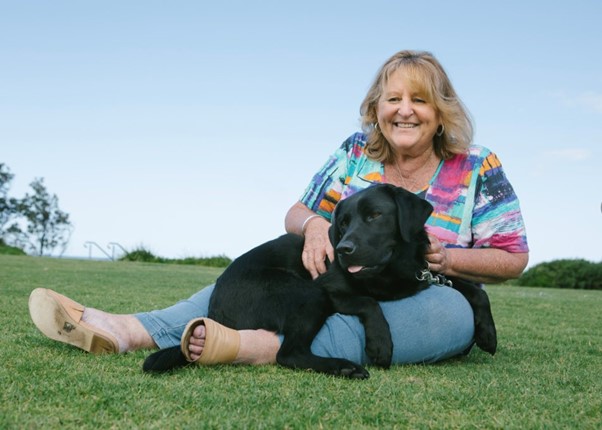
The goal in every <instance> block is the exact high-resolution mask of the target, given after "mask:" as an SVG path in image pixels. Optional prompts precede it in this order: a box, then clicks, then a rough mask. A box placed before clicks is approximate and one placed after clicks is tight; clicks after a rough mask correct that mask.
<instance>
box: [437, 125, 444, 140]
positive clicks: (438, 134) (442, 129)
mask: <svg viewBox="0 0 602 430" xmlns="http://www.w3.org/2000/svg"><path fill="white" fill-rule="evenodd" d="M439 127H441V131H439ZM439 127H437V136H438V137H441V136H443V133H445V126H444V125H443V124H440V125H439Z"/></svg>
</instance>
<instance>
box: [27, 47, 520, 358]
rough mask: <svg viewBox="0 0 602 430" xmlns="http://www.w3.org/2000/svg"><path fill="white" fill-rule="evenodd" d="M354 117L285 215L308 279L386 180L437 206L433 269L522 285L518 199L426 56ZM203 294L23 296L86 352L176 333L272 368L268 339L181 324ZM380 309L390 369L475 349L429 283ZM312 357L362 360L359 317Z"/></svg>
mask: <svg viewBox="0 0 602 430" xmlns="http://www.w3.org/2000/svg"><path fill="white" fill-rule="evenodd" d="M361 115H362V128H363V130H364V132H363V133H356V134H354V135H353V136H351V137H350V138H349V139H347V140H346V141H345V142H344V143H343V145H342V146H341V147H340V148H339V149H338V150H337V151H336V152H335V153H334V154H333V156H332V157H330V159H329V160H328V161H327V163H326V164H325V165H324V167H323V168H322V169H321V170H320V171H319V172H318V173H317V174H316V175H315V176H314V178H313V180H312V181H311V183H310V184H309V186H308V187H307V189H306V191H305V193H304V194H303V196H302V197H301V199H300V201H299V202H297V203H296V204H295V205H293V207H292V208H291V209H290V210H289V212H288V213H287V215H286V219H285V226H286V230H287V231H288V232H291V233H297V234H301V235H303V236H305V246H304V250H303V255H302V259H303V264H304V266H305V267H306V268H307V270H308V271H309V272H310V273H311V275H312V276H313V277H317V276H318V275H319V274H321V273H324V272H325V270H326V263H325V262H326V258H328V259H330V260H333V258H334V251H333V248H332V246H331V245H330V242H329V240H328V232H327V231H328V227H329V225H330V217H331V214H332V211H333V209H334V206H335V205H336V203H337V202H338V201H339V200H340V199H343V198H345V197H347V196H349V195H351V194H353V193H355V192H357V191H358V190H360V189H363V188H366V187H368V186H370V185H372V184H374V183H379V182H386V183H391V184H394V185H397V186H400V187H403V188H406V189H407V190H409V191H412V192H414V193H416V194H417V195H419V196H420V197H422V198H424V199H426V200H427V201H429V202H430V203H431V204H432V205H433V206H434V208H435V209H434V211H433V214H432V215H431V217H430V218H429V220H428V221H427V226H426V227H427V230H428V232H429V239H430V241H431V246H430V247H429V249H428V251H427V256H426V259H427V262H428V264H429V268H430V269H431V270H432V271H435V272H439V273H442V274H445V275H450V276H451V275H453V276H458V277H463V278H466V279H470V280H473V281H477V282H500V281H503V280H505V279H509V278H514V277H518V276H519V275H520V274H521V272H522V271H523V269H524V268H525V266H526V264H527V261H528V247H527V242H526V236H525V230H524V224H523V220H522V216H521V213H520V208H519V204H518V199H517V198H516V195H515V194H514V191H513V189H512V186H511V185H510V183H509V182H508V181H507V179H506V177H505V175H504V172H503V170H502V167H501V164H500V162H499V160H498V159H497V157H496V156H495V154H493V153H492V152H491V151H489V150H488V149H486V148H483V147H478V146H471V140H472V124H471V121H470V119H469V117H468V114H467V112H466V110H465V109H464V107H463V105H462V103H461V101H460V99H459V98H458V96H457V95H456V93H455V91H454V89H453V87H452V85H451V82H450V80H449V78H448V77H447V75H446V73H445V71H444V70H443V68H442V67H441V65H440V64H439V62H438V61H437V60H436V59H435V58H434V57H433V56H432V55H431V54H430V53H427V52H415V51H401V52H399V53H397V54H395V55H394V56H393V57H391V58H390V59H389V60H388V61H387V62H386V63H385V64H384V65H383V67H382V68H381V69H380V71H379V73H378V74H377V76H376V79H375V81H374V83H373V84H372V86H371V87H370V90H369V91H368V94H367V95H366V98H365V99H364V101H363V103H362V106H361ZM211 291H212V288H206V289H204V290H202V291H200V292H199V293H197V294H195V295H193V296H192V297H191V298H190V299H188V300H185V301H182V302H180V303H178V304H176V305H174V306H172V307H170V308H167V309H163V310H158V311H152V312H147V313H141V314H136V315H113V314H107V313H104V312H102V311H99V310H95V309H90V308H84V307H83V306H81V305H79V304H77V303H75V302H73V301H71V300H69V299H67V298H65V297H64V296H61V295H59V294H57V293H55V292H53V291H50V290H44V289H38V290H35V291H34V292H33V293H32V296H31V298H30V313H31V315H32V319H33V320H34V322H35V323H36V325H37V326H38V328H40V330H41V331H42V332H43V333H45V334H46V335H47V336H49V337H51V338H53V339H56V340H59V341H63V342H67V343H71V344H74V345H76V346H78V347H80V348H82V349H84V350H87V351H92V352H103V351H109V352H117V351H120V352H124V351H131V350H135V349H140V348H153V347H157V346H158V347H160V348H166V347H170V346H175V345H177V344H178V343H179V341H180V338H181V337H182V345H183V348H184V351H185V353H186V355H187V356H188V357H189V359H190V360H191V361H198V362H200V363H206V364H209V363H225V362H236V363H247V364H262V363H274V362H275V357H276V352H277V351H278V348H279V345H280V339H279V338H278V337H277V336H276V334H274V333H270V332H267V331H264V330H243V331H239V332H236V331H234V330H230V329H226V328H224V327H223V326H220V325H219V324H217V323H215V322H212V321H210V320H207V319H205V324H201V325H195V326H194V327H195V328H193V329H187V328H186V325H187V323H188V322H189V321H190V320H193V319H195V318H201V317H203V316H205V315H207V308H208V302H209V297H210V295H211ZM381 307H382V308H383V312H384V313H385V317H386V318H387V320H388V322H389V325H390V327H391V332H392V336H393V342H394V351H393V362H394V363H397V364H401V363H417V362H435V361H439V360H442V359H445V358H449V357H453V356H455V355H458V354H461V353H462V352H464V351H466V350H468V349H469V348H470V346H471V345H472V342H473V335H474V326H473V315H472V310H471V309H470V306H469V305H468V303H467V302H466V300H465V299H464V298H463V297H462V296H461V295H460V294H459V293H458V292H456V291H455V290H453V289H451V288H440V287H438V286H431V287H430V288H428V289H427V290H425V291H422V292H420V293H419V294H417V295H415V296H413V297H411V298H408V299H404V300H401V301H393V302H384V303H381ZM57 321H58V322H57ZM57 324H58V325H61V324H62V325H63V327H68V328H70V329H71V330H70V332H69V333H66V332H65V330H62V331H61V330H60V327H57ZM189 327H192V326H189ZM59 331H60V332H61V333H60V334H57V333H58V332H59ZM71 333H77V334H78V335H79V338H77V339H76V336H74V335H71ZM183 333H184V335H182V334H183ZM312 350H313V352H314V353H316V354H317V355H322V356H330V357H343V358H347V359H349V360H352V361H356V362H360V363H368V359H367V357H366V354H365V352H364V333H363V327H362V325H361V323H360V322H359V320H358V319H357V318H356V317H351V316H345V315H338V314H337V315H333V316H331V317H330V318H329V319H328V321H327V322H326V324H325V325H324V327H323V328H322V330H321V331H320V333H319V334H318V335H317V336H316V339H315V340H314V343H313V345H312Z"/></svg>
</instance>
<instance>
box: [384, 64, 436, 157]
mask: <svg viewBox="0 0 602 430" xmlns="http://www.w3.org/2000/svg"><path fill="white" fill-rule="evenodd" d="M376 109H377V112H376V116H377V118H378V126H379V128H380V130H381V132H382V134H383V136H384V137H385V139H387V141H388V142H389V144H390V145H391V146H392V147H393V149H394V150H395V152H396V153H397V154H400V155H410V156H411V155H419V154H421V153H423V152H424V151H426V150H427V149H429V148H430V147H432V145H433V137H434V136H435V133H436V132H437V128H438V127H439V123H440V120H439V114H438V113H437V111H436V110H435V107H434V106H433V105H432V104H429V103H427V102H426V101H425V99H424V98H423V97H422V96H421V95H420V94H418V93H416V92H415V91H414V90H413V89H412V88H411V87H410V86H409V85H408V80H407V79H406V77H405V76H404V72H403V70H401V69H398V70H396V71H395V72H393V73H392V74H391V76H390V78H389V82H388V83H387V84H386V85H385V86H384V88H383V93H382V95H381V97H380V99H379V101H378V105H377V108H376Z"/></svg>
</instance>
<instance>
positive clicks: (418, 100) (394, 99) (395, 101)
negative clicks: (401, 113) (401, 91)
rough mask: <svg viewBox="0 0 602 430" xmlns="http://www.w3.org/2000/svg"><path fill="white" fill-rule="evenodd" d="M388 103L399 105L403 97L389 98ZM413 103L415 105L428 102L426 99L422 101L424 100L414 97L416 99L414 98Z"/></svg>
mask: <svg viewBox="0 0 602 430" xmlns="http://www.w3.org/2000/svg"><path fill="white" fill-rule="evenodd" d="M387 101H388V102H389V103H399V102H400V101H401V97H389V98H388V99H387ZM412 102H413V103H420V104H423V103H426V100H424V99H422V98H420V97H414V98H412Z"/></svg>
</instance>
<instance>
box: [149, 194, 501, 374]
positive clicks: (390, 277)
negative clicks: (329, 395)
mask: <svg viewBox="0 0 602 430" xmlns="http://www.w3.org/2000/svg"><path fill="white" fill-rule="evenodd" d="M432 210H433V207H432V206H431V205H430V204H429V203H428V202H426V201H425V200H423V199H421V198H419V197H417V196H415V195H414V194H412V193H410V192H407V191H405V190H404V189H402V188H398V187H395V186H393V185H388V184H379V185H374V186H372V187H370V188H367V189H365V190H363V191H360V192H358V193H356V194H354V195H352V196H350V197H349V198H347V199H344V200H342V201H341V202H339V204H338V205H337V206H336V208H335V211H334V214H333V221H332V225H331V227H330V231H329V235H330V240H331V242H332V245H333V247H334V248H335V251H336V258H335V261H333V262H332V263H331V264H330V266H329V269H328V271H327V272H326V273H325V274H323V275H321V276H320V277H318V278H317V279H316V280H315V281H314V280H312V279H311V277H310V275H309V273H308V272H307V270H306V269H305V268H304V267H303V263H302V261H301V253H302V250H303V238H302V237H300V236H296V235H293V234H286V235H283V236H281V237H279V238H277V239H275V240H272V241H270V242H267V243H264V244H263V245H260V246H258V247H256V248H254V249H252V250H251V251H249V252H247V253H246V254H243V255H242V256H240V257H238V258H237V259H236V260H234V261H233V262H232V264H231V265H230V266H229V267H228V268H227V269H226V270H225V271H224V272H223V274H222V275H221V276H220V277H219V278H218V279H217V281H216V284H215V290H214V291H213V294H212V296H211V300H210V304H209V313H208V317H209V318H211V319H213V320H215V321H217V322H219V323H221V324H223V325H225V326H228V327H231V328H234V329H237V330H242V329H259V328H262V329H265V330H270V331H274V332H278V333H282V334H283V335H284V341H283V342H282V345H281V347H280V350H279V351H278V354H277V357H276V360H277V362H278V363H279V364H281V365H283V366H286V367H290V368H296V369H312V370H314V371H317V372H322V373H327V374H332V375H338V376H346V377H351V378H367V377H368V376H369V373H368V372H367V371H366V370H365V369H364V368H363V367H362V366H360V365H359V364H356V363H353V362H351V361H349V360H345V359H340V358H325V357H319V356H316V355H314V354H313V353H312V352H311V350H310V346H311V343H312V341H313V339H314V337H315V335H316V334H317V333H318V331H319V330H320V328H321V327H322V325H323V324H324V322H325V321H326V319H327V318H328V316H329V315H331V314H333V313H335V312H339V313H342V314H348V315H357V316H358V317H359V318H360V320H361V322H362V323H363V325H364V327H365V333H366V353H367V355H368V357H369V359H370V361H371V363H372V364H374V365H377V366H380V367H383V368H388V367H389V366H390V364H391V356H392V351H393V342H392V340H391V334H390V331H389V325H388V324H387V321H386V320H385V318H384V316H383V313H382V311H381V309H380V306H379V305H378V301H386V300H398V299H402V298H404V297H409V296H411V295H414V294H416V293H417V292H419V291H421V290H423V289H425V288H427V287H428V286H429V277H428V276H427V277H425V276H423V275H424V274H427V275H429V273H428V272H424V269H425V267H426V263H425V258H424V256H425V251H426V249H427V246H428V245H429V241H428V237H427V234H426V232H425V229H424V224H425V222H426V220H427V218H428V217H429V215H430V214H431V212H432ZM430 280H432V278H430ZM451 281H452V282H453V285H452V286H453V288H455V289H456V290H458V291H459V292H460V293H462V294H463V295H464V297H466V299H467V300H468V302H469V303H470V305H471V306H472V309H473V311H474V321H475V341H476V344H477V345H478V346H479V347H480V348H482V349H483V350H485V351H487V352H489V353H491V354H494V353H495V350H496V345H497V339H496V330H495V325H494V321H493V317H492V314H491V308H490V304H489V299H488V297H487V294H486V293H485V291H483V290H482V289H481V288H480V287H479V286H478V285H477V284H474V283H471V282H467V281H464V280H461V279H452V280H451ZM186 364H188V362H187V361H186V360H185V358H184V356H183V355H182V353H181V352H180V349H179V347H174V348H168V349H165V350H161V351H158V352H155V353H153V354H151V355H150V356H149V357H148V358H147V359H146V360H145V362H144V366H143V368H144V370H145V371H149V372H152V371H166V370H169V369H172V368H175V367H180V366H183V365H186Z"/></svg>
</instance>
